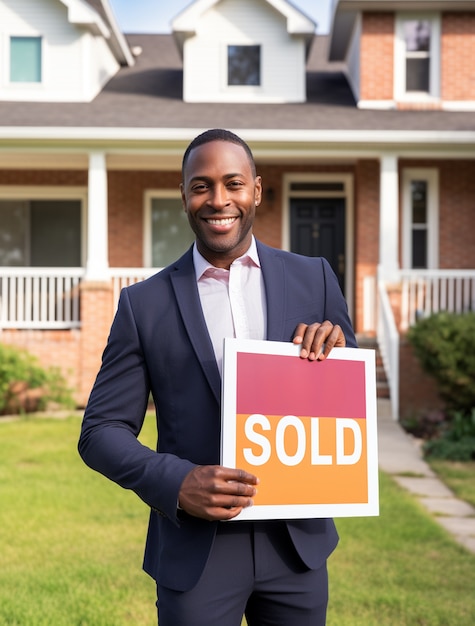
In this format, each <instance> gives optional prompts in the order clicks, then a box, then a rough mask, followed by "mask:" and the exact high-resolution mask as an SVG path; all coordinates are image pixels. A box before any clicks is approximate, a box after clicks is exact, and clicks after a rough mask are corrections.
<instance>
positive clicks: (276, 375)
mask: <svg viewBox="0 0 475 626" xmlns="http://www.w3.org/2000/svg"><path fill="white" fill-rule="evenodd" d="M312 389H315V392H314V393H312V392H311V390H312ZM319 389H324V390H325V393H324V394H322V393H321V392H319ZM236 412H237V413H241V414H248V415H249V414H253V413H262V414H263V415H297V416H302V415H308V416H315V417H351V418H361V419H364V418H365V417H366V398H365V364H364V362H362V361H346V360H333V359H327V360H325V361H308V360H307V359H301V358H299V357H296V356H278V355H273V354H253V353H249V352H238V354H237V407H236Z"/></svg>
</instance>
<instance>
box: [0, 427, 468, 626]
mask: <svg viewBox="0 0 475 626" xmlns="http://www.w3.org/2000/svg"><path fill="white" fill-rule="evenodd" d="M79 426H80V420H79V418H78V417H75V416H74V417H70V418H67V419H61V420H58V419H46V418H44V419H43V418H30V419H20V420H17V421H12V422H6V421H4V422H2V421H0V442H1V445H0V503H1V504H0V555H1V556H0V562H1V567H0V624H1V625H2V626H152V625H153V626H156V617H155V606H154V603H155V587H154V583H153V581H152V580H151V579H150V578H149V577H148V576H147V575H146V574H144V573H143V572H142V570H141V564H142V555H143V545H144V538H145V533H146V527H147V518H148V511H147V507H146V506H145V505H144V504H143V503H142V502H140V500H139V499H138V498H137V497H136V496H135V495H134V494H132V493H129V492H126V491H124V490H122V489H120V488H119V487H117V486H116V485H114V484H112V483H110V482H109V481H107V480H106V479H105V478H103V477H102V476H99V475H98V474H96V473H95V472H92V471H91V470H89V469H88V468H87V467H86V466H85V465H84V464H83V463H82V461H81V460H80V459H79V457H78V454H77V452H76V443H77V437H78V432H79ZM141 439H142V440H143V441H144V442H145V443H148V444H149V445H153V444H152V442H153V420H150V421H149V420H147V421H146V424H145V428H144V432H143V435H142V437H141ZM337 525H338V528H339V531H340V536H341V542H340V546H339V548H338V549H337V551H336V552H335V554H334V555H333V556H332V557H331V559H330V562H329V570H330V607H329V612H328V626H359V625H361V626H363V625H364V626H373V625H374V626H376V624H377V625H378V626H379V625H381V626H385V625H387V626H389V625H391V626H394V625H397V626H405V625H407V626H452V625H453V626H465V625H466V626H471V625H472V624H474V623H475V594H474V593H473V581H474V580H475V556H473V555H471V554H469V553H468V552H466V551H464V550H463V548H461V547H459V546H458V545H457V544H456V543H455V542H454V541H453V540H452V539H451V538H450V537H449V535H447V534H446V533H445V531H444V530H443V529H441V528H440V527H439V526H438V525H437V523H436V522H435V521H434V520H433V519H432V518H431V517H430V516H429V515H428V514H427V513H426V512H425V511H424V510H423V509H422V507H421V506H420V505H419V503H418V502H417V501H416V500H414V499H412V498H411V496H409V495H408V494H407V493H406V492H404V491H403V490H402V489H400V488H399V487H398V486H397V485H396V483H394V482H393V481H392V479H390V478H389V477H388V476H386V475H384V474H382V475H381V515H380V517H378V518H354V519H340V520H338V521H337ZM223 626H225V625H223Z"/></svg>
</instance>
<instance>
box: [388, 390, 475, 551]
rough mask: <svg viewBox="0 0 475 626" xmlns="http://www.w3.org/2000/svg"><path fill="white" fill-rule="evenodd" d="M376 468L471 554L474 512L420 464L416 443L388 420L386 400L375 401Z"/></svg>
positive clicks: (425, 465) (474, 531) (473, 542)
mask: <svg viewBox="0 0 475 626" xmlns="http://www.w3.org/2000/svg"><path fill="white" fill-rule="evenodd" d="M378 455H379V467H380V468H381V469H382V470H383V471H385V472H386V473H388V474H390V475H392V477H393V478H394V479H395V480H396V482H397V483H398V484H399V485H401V487H403V488H404V489H407V491H409V492H410V493H411V494H413V495H414V496H415V497H416V498H418V500H419V501H420V502H421V503H422V505H423V506H424V507H425V508H426V509H427V510H428V511H429V512H430V513H432V514H433V516H434V519H435V520H436V521H437V522H438V523H439V524H441V526H443V527H444V528H445V529H446V530H448V531H449V533H451V534H452V535H453V537H454V538H455V539H456V541H458V542H459V543H460V544H461V545H463V546H465V548H467V549H468V550H470V552H473V553H474V554H475V508H473V507H472V506H470V505H469V504H467V503H466V502H463V501H462V500H459V499H458V498H456V497H455V495H454V494H453V493H452V491H450V489H448V488H447V487H446V486H445V485H444V483H442V482H441V481H440V480H439V479H438V478H437V476H436V475H435V474H434V472H433V471H432V470H431V469H430V467H429V466H428V465H427V463H426V462H425V461H424V460H423V458H422V454H421V451H420V448H419V446H418V444H417V441H416V440H415V439H414V438H413V437H411V435H409V434H407V433H406V432H405V431H404V430H403V428H402V427H401V426H400V425H399V424H398V423H397V422H396V421H394V420H393V419H392V417H391V407H390V403H389V400H383V399H379V400H378Z"/></svg>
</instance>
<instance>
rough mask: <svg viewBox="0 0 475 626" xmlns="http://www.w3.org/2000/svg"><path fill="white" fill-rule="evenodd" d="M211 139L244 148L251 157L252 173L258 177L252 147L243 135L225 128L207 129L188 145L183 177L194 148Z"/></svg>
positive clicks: (182, 168) (182, 170)
mask: <svg viewBox="0 0 475 626" xmlns="http://www.w3.org/2000/svg"><path fill="white" fill-rule="evenodd" d="M211 141H228V142H230V143H235V144H237V145H238V146H241V147H242V148H244V150H245V152H246V154H247V157H248V159H249V164H250V166H251V171H252V175H253V176H254V178H255V177H256V163H255V161H254V156H253V154H252V151H251V148H250V147H249V146H248V145H247V143H246V142H245V141H244V139H241V137H239V136H238V135H236V134H235V133H233V132H231V131H230V130H225V129H224V128H212V129H210V130H205V132H204V133H201V135H198V136H197V137H195V138H194V139H193V141H192V142H191V143H190V145H189V146H188V148H187V149H186V150H185V154H184V155H183V161H182V165H181V175H182V178H183V179H184V178H185V168H186V164H187V162H188V158H189V156H190V152H191V151H192V150H194V148H198V146H202V145H204V144H205V143H209V142H211Z"/></svg>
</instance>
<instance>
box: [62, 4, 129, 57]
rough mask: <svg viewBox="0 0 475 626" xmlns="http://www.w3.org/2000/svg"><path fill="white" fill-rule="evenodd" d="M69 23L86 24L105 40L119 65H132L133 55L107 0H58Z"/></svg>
mask: <svg viewBox="0 0 475 626" xmlns="http://www.w3.org/2000/svg"><path fill="white" fill-rule="evenodd" d="M60 2H61V3H62V4H64V5H65V6H66V8H67V9H68V20H69V21H70V23H71V24H81V25H83V26H88V27H89V28H91V30H92V31H93V32H95V33H97V34H99V35H101V36H102V37H104V39H105V40H106V41H107V43H108V45H109V47H110V48H111V50H112V53H113V54H114V56H115V58H116V59H117V61H118V62H119V63H120V64H121V65H133V64H134V57H133V54H132V52H131V50H130V48H129V45H128V43H127V41H126V39H125V37H124V36H123V34H122V32H121V30H120V28H119V25H118V23H117V20H116V19H115V16H114V13H113V11H112V7H111V6H110V3H109V0H60Z"/></svg>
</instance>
